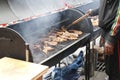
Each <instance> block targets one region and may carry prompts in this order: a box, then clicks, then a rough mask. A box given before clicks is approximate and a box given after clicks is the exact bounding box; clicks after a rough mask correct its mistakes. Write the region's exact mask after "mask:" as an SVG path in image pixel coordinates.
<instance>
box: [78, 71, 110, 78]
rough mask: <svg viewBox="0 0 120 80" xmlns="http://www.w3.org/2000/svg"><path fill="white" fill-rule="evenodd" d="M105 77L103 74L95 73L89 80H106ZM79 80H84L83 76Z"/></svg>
mask: <svg viewBox="0 0 120 80" xmlns="http://www.w3.org/2000/svg"><path fill="white" fill-rule="evenodd" d="M107 78H108V77H107V75H106V74H105V73H104V72H98V71H95V75H94V76H92V77H90V80H107ZM79 80H85V76H81V77H80V78H79Z"/></svg>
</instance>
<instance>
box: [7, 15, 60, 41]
mask: <svg viewBox="0 0 120 80" xmlns="http://www.w3.org/2000/svg"><path fill="white" fill-rule="evenodd" d="M60 19H61V14H60V13H55V14H49V15H46V16H42V17H39V18H37V19H33V20H30V21H27V22H22V23H19V24H15V25H11V26H9V28H12V29H14V30H15V31H17V32H18V33H20V34H21V35H22V37H23V38H24V39H25V41H26V42H27V43H35V42H37V40H39V38H40V36H42V35H44V34H46V33H47V32H48V31H49V29H51V28H52V27H53V26H54V27H59V26H60V25H59V24H57V23H58V22H59V21H60Z"/></svg>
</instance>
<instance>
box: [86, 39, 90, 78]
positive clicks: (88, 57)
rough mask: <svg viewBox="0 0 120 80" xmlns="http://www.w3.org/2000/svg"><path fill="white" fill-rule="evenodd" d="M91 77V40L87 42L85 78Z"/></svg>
mask: <svg viewBox="0 0 120 80" xmlns="http://www.w3.org/2000/svg"><path fill="white" fill-rule="evenodd" d="M89 78H90V41H89V42H88V44H86V62H85V80H89Z"/></svg>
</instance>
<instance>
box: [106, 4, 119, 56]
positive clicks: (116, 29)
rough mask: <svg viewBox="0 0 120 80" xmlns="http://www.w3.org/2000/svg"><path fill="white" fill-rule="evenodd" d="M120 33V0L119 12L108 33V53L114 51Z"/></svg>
mask: <svg viewBox="0 0 120 80" xmlns="http://www.w3.org/2000/svg"><path fill="white" fill-rule="evenodd" d="M118 34H120V2H119V6H118V10H117V14H116V17H115V20H114V23H113V25H112V27H111V30H110V32H109V33H108V37H107V40H106V42H105V46H104V47H105V53H106V54H107V55H111V54H113V53H114V52H113V51H114V41H115V39H117V38H118Z"/></svg>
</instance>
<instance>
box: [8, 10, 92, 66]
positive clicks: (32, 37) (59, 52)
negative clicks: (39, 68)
mask: <svg viewBox="0 0 120 80" xmlns="http://www.w3.org/2000/svg"><path fill="white" fill-rule="evenodd" d="M82 15H83V13H82V12H81V11H78V10H77V9H68V10H65V11H62V12H59V13H54V14H49V15H46V16H42V17H39V18H37V19H33V20H30V21H27V22H23V23H19V24H15V25H11V26H8V28H11V29H13V30H15V31H16V32H17V33H18V34H20V35H21V36H22V37H23V38H24V40H25V42H26V43H28V44H29V48H30V51H31V54H32V57H33V61H34V62H35V63H40V64H45V65H48V66H53V65H55V64H57V63H58V62H59V61H60V60H61V59H63V58H64V57H66V56H68V55H69V54H72V53H73V52H74V51H75V50H76V49H77V48H79V47H82V46H85V45H86V44H87V43H88V42H89V39H90V33H91V32H92V25H91V23H90V21H89V19H87V18H86V19H84V20H82V21H81V22H78V23H77V24H75V25H73V26H71V27H69V28H67V30H80V31H82V32H83V33H82V34H81V35H80V36H79V37H78V39H76V40H68V41H65V42H61V43H59V44H57V46H55V47H54V50H52V51H50V52H48V53H47V54H45V53H44V52H43V51H41V50H39V49H38V50H36V49H34V47H33V46H34V44H40V45H41V43H40V40H42V39H43V37H44V36H50V35H48V34H49V33H50V32H51V31H53V32H54V31H55V30H56V29H57V30H59V29H60V28H61V27H62V26H64V28H66V26H67V25H69V24H71V23H72V22H73V21H75V20H76V19H78V18H79V17H81V16H82ZM45 38H46V37H45ZM43 40H44V39H43ZM42 46H43V45H42Z"/></svg>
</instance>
